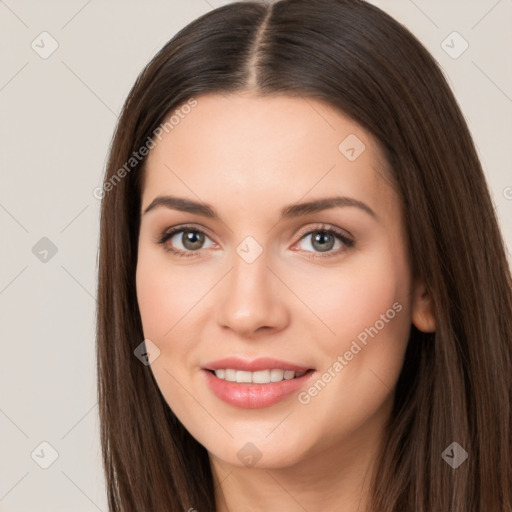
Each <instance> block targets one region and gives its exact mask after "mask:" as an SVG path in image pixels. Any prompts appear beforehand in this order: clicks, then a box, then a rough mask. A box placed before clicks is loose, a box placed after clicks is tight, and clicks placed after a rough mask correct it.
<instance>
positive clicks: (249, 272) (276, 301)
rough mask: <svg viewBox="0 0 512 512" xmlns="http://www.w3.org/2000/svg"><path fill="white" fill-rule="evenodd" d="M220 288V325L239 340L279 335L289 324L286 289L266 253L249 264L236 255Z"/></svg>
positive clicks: (218, 314)
mask: <svg viewBox="0 0 512 512" xmlns="http://www.w3.org/2000/svg"><path fill="white" fill-rule="evenodd" d="M223 281H224V282H223V283H221V286H219V287H218V297H217V301H216V302H217V304H218V309H217V322H218V324H219V325H220V326H221V327H222V328H224V329H226V328H229V329H231V330H232V331H233V332H236V333H237V334H238V335H240V336H244V337H250V336H253V335H255V334H257V333H261V332H263V331H268V332H271V331H279V330H280V329H283V328H284V327H285V326H286V325H287V323H288V322H289V309H288V307H287V305H286V302H285V301H286V296H287V294H286V289H285V286H284V285H283V283H282V282H281V280H280V279H279V278H278V277H277V276H276V273H275V270H273V269H272V270H271V268H269V262H268V260H267V258H266V253H265V252H263V253H262V254H261V255H260V256H259V257H258V258H257V259H256V260H255V261H253V262H252V263H248V262H247V261H245V260H244V259H243V258H242V257H240V256H239V255H238V254H235V255H234V258H233V267H232V270H231V272H229V273H228V275H227V276H226V277H225V279H224V280H223Z"/></svg>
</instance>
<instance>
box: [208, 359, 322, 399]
mask: <svg viewBox="0 0 512 512" xmlns="http://www.w3.org/2000/svg"><path fill="white" fill-rule="evenodd" d="M201 371H202V373H203V374H204V375H205V380H206V383H205V384H206V386H207V387H208V388H209V390H210V391H211V392H212V393H213V395H214V396H216V397H217V398H219V399H220V400H222V401H223V402H225V403H227V404H229V405H231V406H233V407H238V408H242V409H261V408H264V407H270V406H272V405H274V404H277V403H278V402H280V401H281V400H284V399H285V398H287V397H291V396H293V394H294V393H298V392H299V391H300V389H301V388H303V387H305V386H306V385H307V384H308V383H309V382H310V381H311V380H312V379H313V376H314V375H315V374H316V371H315V370H314V369H312V368H308V369H301V370H288V369H284V368H265V369H262V370H256V371H249V370H240V369H235V368H229V367H228V368H215V369H211V368H202V370H201Z"/></svg>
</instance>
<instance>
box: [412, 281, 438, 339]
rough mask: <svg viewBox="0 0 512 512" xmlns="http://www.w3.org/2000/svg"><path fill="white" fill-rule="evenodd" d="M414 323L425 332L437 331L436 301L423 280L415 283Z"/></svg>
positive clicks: (413, 299)
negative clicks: (434, 301)
mask: <svg viewBox="0 0 512 512" xmlns="http://www.w3.org/2000/svg"><path fill="white" fill-rule="evenodd" d="M412 323H413V324H414V325H415V326H416V327H417V328H418V329H419V330H420V331H423V332H435V330H436V319H435V316H434V303H433V301H432V297H431V296H430V294H429V293H428V290H427V287H426V286H425V284H424V283H423V282H422V281H419V282H417V283H416V284H415V285H414V289H413V295H412Z"/></svg>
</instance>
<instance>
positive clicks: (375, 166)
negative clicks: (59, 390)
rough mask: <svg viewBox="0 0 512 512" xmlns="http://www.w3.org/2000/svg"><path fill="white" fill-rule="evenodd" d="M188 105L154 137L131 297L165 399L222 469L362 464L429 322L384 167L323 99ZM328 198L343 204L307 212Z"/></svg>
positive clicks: (217, 98) (242, 97) (225, 99)
mask: <svg viewBox="0 0 512 512" xmlns="http://www.w3.org/2000/svg"><path fill="white" fill-rule="evenodd" d="M196 99H197V103H193V104H192V105H195V106H191V107H190V108H188V107H187V108H185V109H181V110H180V111H179V112H178V115H177V116H176V117H174V118H173V122H172V123H171V124H169V125H167V132H166V130H161V131H160V132H159V137H160V139H161V140H159V138H155V142H156V143H157V144H156V146H155V147H154V148H153V149H152V150H151V152H150V154H149V156H148V160H147V167H146V176H145V185H144V190H143V194H142V209H141V227H140V239H139V247H138V262H137V275H136V284H137V297H138V303H139V308H140V313H141V317H142V324H143V329H144V337H145V338H146V339H148V340H151V342H152V343H153V344H154V345H156V346H157V347H158V349H159V351H160V353H159V355H158V357H156V359H154V361H153V362H152V364H151V371H152V372H153V374H154V376H155V379H156V381H157V383H158V386H159V388H160V390H161V392H162V395H163V396H164V398H165V400H166V402H167V403H168V405H169V407H171V409H172V410H173V411H174V413H175V414H176V416H177V417H178V418H179V420H180V421H181V422H182V423H183V425H184V426H185V428H186V429H187V430H188V431H189V432H190V433H191V434H192V435H193V436H194V437H195V438H196V439H197V440H198V441H199V442H200V443H201V444H202V445H203V446H205V447H206V448H207V450H208V451H209V452H210V454H211V456H213V457H214V458H215V459H216V460H220V461H223V463H224V464H230V465H236V466H243V465H246V466H252V465H254V464H256V465H257V466H258V467H268V468H271V467H273V468H277V467H285V466H290V465H294V464H296V463H298V462H300V461H303V460H309V461H310V462H311V464H312V466H311V467H314V466H313V464H314V461H315V460H324V461H325V456H326V454H327V453H328V454H336V453H343V454H344V456H346V454H347V453H353V454H354V456H356V454H357V456H360V457H364V450H366V447H367V446H369V445H371V444H372V443H373V444H375V442H376V441H375V439H376V437H377V435H378V434H377V433H378V432H380V431H381V429H382V426H383V424H384V422H385V421H386V419H387V418H388V417H389V414H390V411H391V404H392V396H393V391H394V386H395V383H396V381H397V378H398V376H399V372H400V370H401V366H402V362H403V357H404V352H405V349H406V345H407V341H408V336H409V331H410V327H411V322H413V323H417V326H418V327H419V328H422V327H425V325H426V324H422V323H421V322H422V319H426V318H427V316H426V315H425V314H424V313H422V311H421V305H420V302H419V299H418V301H416V299H415V293H416V292H415V291H414V290H416V287H414V286H413V282H412V280H411V274H410V262H409V261H408V258H407V240H406V233H405V228H404V224H403V218H402V213H401V208H400V199H399V197H398V195H397V193H396V192H395V191H394V189H393V188H391V186H390V184H389V182H388V181H386V180H385V179H384V178H383V175H381V174H380V173H381V172H382V173H384V172H385V161H384V158H383V156H382V154H381V152H380V150H379V148H378V146H377V145H376V143H375V140H374V139H373V138H372V137H371V136H370V134H369V133H367V132H366V131H365V130H363V129H362V128H361V127H360V126H359V125H358V124H355V123H354V122H352V121H351V120H350V119H348V118H347V117H345V116H344V115H342V114H340V113H339V112H338V111H336V110H334V109H332V108H330V107H329V106H327V105H326V104H324V103H323V102H320V101H317V100H313V99H310V98H291V97H285V96H276V97H271V98H270V97H266V98H261V97H255V96H251V95H249V94H246V93H245V94H236V95H235V94H230V95H227V96H223V95H214V94H209V95H205V96H200V97H198V98H196ZM169 126H172V129H169ZM165 196H172V198H175V199H173V200H171V199H167V200H157V198H162V197H165ZM331 198H348V199H339V201H338V203H336V204H335V203H334V202H333V203H332V204H327V206H328V207H322V204H320V205H319V206H318V205H317V206H318V207H316V206H314V205H313V206H311V207H305V206H302V207H301V206H299V205H302V204H304V203H310V202H316V201H324V200H326V199H331ZM155 200H157V201H159V202H158V204H157V203H154V201H155ZM151 205H153V206H152V207H151ZM206 205H208V206H206ZM324 206H325V205H324ZM148 207H150V209H149V210H148V211H147V212H146V209H148ZM283 213H284V214H283ZM171 230H176V232H175V233H174V234H172V233H171V234H170V236H168V237H167V239H166V241H165V242H164V243H158V242H159V241H160V240H161V239H162V238H163V237H164V236H165V234H166V233H169V232H170V231H171ZM325 230H328V232H325ZM329 230H331V231H330V232H329ZM172 250H175V251H178V253H174V252H172ZM420 292H421V289H420V288H418V297H419V296H420ZM422 314H423V316H422ZM429 325H430V327H431V326H432V323H430V324H429ZM141 341H142V340H141ZM146 343H147V347H148V348H150V347H152V345H150V344H148V342H146ZM150 352H151V350H150ZM226 358H234V359H232V360H230V361H221V360H223V359H226ZM262 358H268V359H271V360H274V361H270V360H267V361H265V360H262V361H258V360H259V359H262ZM216 361H220V362H219V363H218V364H215V362H216ZM253 363H254V364H253ZM214 368H218V369H220V372H218V375H219V377H217V376H215V374H214V373H213V372H212V371H211V370H212V369H214ZM293 368H295V369H296V370H300V371H305V370H308V372H307V373H305V374H304V375H303V376H302V377H300V375H301V374H300V372H299V377H297V378H293V379H291V378H290V377H293V376H294V375H296V374H294V373H292V372H293ZM251 369H252V370H254V372H249V371H248V370H251ZM226 370H227V371H226ZM271 370H273V371H271ZM280 370H281V371H280ZM282 370H286V372H283V371H282ZM230 379H231V380H230ZM232 379H236V381H234V382H233V380H232ZM237 381H241V382H237ZM268 381H271V382H268ZM363 447H364V448H363ZM315 457H316V458H317V459H315Z"/></svg>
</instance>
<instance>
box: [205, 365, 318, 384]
mask: <svg viewBox="0 0 512 512" xmlns="http://www.w3.org/2000/svg"><path fill="white" fill-rule="evenodd" d="M206 371H208V372H210V373H211V374H213V375H215V376H216V377H217V378H218V379H221V380H225V381H227V382H233V383H235V384H271V383H275V382H282V381H285V380H294V379H298V378H300V377H303V376H304V375H306V374H309V373H311V372H313V371H314V370H313V369H309V370H303V371H294V370H282V369H280V368H272V369H267V370H259V371H254V372H251V371H245V370H235V369H233V368H219V369H216V370H209V369H207V370H206Z"/></svg>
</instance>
